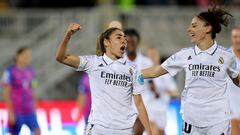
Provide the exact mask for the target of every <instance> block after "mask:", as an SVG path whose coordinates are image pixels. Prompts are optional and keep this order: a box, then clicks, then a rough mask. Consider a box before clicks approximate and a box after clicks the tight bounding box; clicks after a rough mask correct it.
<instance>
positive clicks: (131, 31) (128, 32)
mask: <svg viewBox="0 0 240 135" xmlns="http://www.w3.org/2000/svg"><path fill="white" fill-rule="evenodd" d="M124 34H125V35H126V36H128V35H129V36H136V37H137V40H138V42H140V39H141V38H140V35H139V33H138V32H137V30H136V29H133V28H131V29H126V30H125V31H124Z"/></svg>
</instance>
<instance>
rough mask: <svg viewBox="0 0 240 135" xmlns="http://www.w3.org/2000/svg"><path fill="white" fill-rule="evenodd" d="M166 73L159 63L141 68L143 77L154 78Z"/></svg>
mask: <svg viewBox="0 0 240 135" xmlns="http://www.w3.org/2000/svg"><path fill="white" fill-rule="evenodd" d="M166 73H167V71H166V70H165V69H164V68H163V67H162V66H161V65H158V66H155V67H151V68H147V69H143V70H142V74H143V77H144V78H145V79H149V78H156V77H159V76H161V75H164V74H166Z"/></svg>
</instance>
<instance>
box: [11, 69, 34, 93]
mask: <svg viewBox="0 0 240 135" xmlns="http://www.w3.org/2000/svg"><path fill="white" fill-rule="evenodd" d="M11 79H12V84H13V86H15V87H21V88H26V89H27V88H29V87H30V86H31V82H32V80H33V74H32V73H31V72H30V71H27V70H23V71H18V70H14V71H13V72H12V77H11Z"/></svg>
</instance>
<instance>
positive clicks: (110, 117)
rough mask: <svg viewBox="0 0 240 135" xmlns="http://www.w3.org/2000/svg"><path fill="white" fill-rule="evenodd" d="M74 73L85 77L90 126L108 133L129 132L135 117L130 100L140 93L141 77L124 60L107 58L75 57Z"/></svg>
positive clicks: (133, 67)
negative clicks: (77, 60)
mask: <svg viewBox="0 0 240 135" xmlns="http://www.w3.org/2000/svg"><path fill="white" fill-rule="evenodd" d="M79 57H80V64H79V68H78V69H77V70H78V71H86V72H87V73H88V75H89V81H90V88H91V96H92V107H91V113H90V116H89V123H90V124H97V125H101V126H103V127H106V128H109V129H128V128H132V127H133V124H134V122H135V120H136V117H137V112H136V111H135V109H134V108H133V106H132V104H133V102H132V96H133V95H137V94H141V93H142V92H143V88H142V87H143V84H144V80H143V76H142V74H141V73H140V71H139V70H136V66H134V65H133V64H132V63H131V62H128V61H127V60H125V59H119V60H116V61H113V60H112V59H110V58H109V57H108V56H106V55H105V54H104V56H100V57H98V56H96V55H92V56H79Z"/></svg>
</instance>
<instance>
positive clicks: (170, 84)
mask: <svg viewBox="0 0 240 135" xmlns="http://www.w3.org/2000/svg"><path fill="white" fill-rule="evenodd" d="M153 81H154V84H155V86H156V90H157V91H158V92H159V93H160V97H159V98H156V97H155V95H154V94H153V93H152V94H151V95H150V98H149V105H147V107H146V108H147V111H148V115H149V119H150V121H153V122H155V123H156V124H157V126H158V127H159V128H162V129H164V128H165V126H166V122H167V109H168V105H169V102H170V96H169V92H173V91H174V90H177V85H176V82H175V80H174V79H173V78H172V77H171V76H170V75H169V74H165V75H163V76H160V77H158V78H154V79H153Z"/></svg>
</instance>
